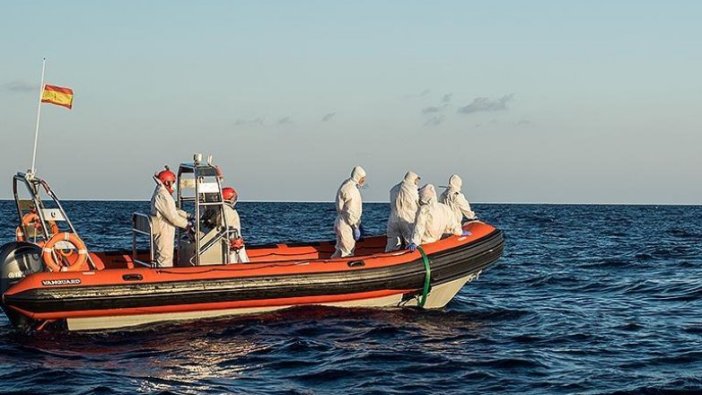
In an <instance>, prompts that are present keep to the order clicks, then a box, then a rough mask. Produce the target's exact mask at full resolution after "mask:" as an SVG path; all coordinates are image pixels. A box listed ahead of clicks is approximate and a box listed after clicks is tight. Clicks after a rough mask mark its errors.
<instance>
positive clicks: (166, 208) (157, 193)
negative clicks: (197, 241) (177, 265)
mask: <svg viewBox="0 0 702 395" xmlns="http://www.w3.org/2000/svg"><path fill="white" fill-rule="evenodd" d="M154 180H155V181H156V190H154V195H153V196H152V197H151V229H152V231H153V234H154V258H155V259H156V263H157V265H158V267H173V252H174V241H175V228H176V226H177V227H179V228H183V229H185V228H187V227H188V214H187V213H186V212H185V211H183V210H178V209H176V204H175V200H173V184H175V182H176V175H175V174H174V173H173V172H172V171H171V170H170V169H169V168H168V166H166V168H165V169H164V170H161V171H160V172H158V173H156V174H155V175H154Z"/></svg>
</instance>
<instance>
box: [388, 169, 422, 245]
mask: <svg viewBox="0 0 702 395" xmlns="http://www.w3.org/2000/svg"><path fill="white" fill-rule="evenodd" d="M419 180H420V177H419V176H418V175H417V174H416V173H415V172H413V171H408V172H407V174H405V178H404V179H403V180H402V182H400V183H399V184H397V185H395V186H394V187H392V189H390V218H388V225H387V235H388V242H387V245H386V246H385V252H390V251H396V250H399V249H400V248H402V246H403V245H405V246H406V245H408V244H409V243H410V240H411V239H412V229H413V228H414V218H415V217H416V216H417V209H418V206H419V192H418V187H417V186H418V185H419Z"/></svg>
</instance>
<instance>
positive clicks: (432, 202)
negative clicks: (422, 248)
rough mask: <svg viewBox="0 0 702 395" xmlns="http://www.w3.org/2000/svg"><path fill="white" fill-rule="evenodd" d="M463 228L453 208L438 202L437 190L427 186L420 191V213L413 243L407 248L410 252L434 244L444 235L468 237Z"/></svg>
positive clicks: (413, 233)
mask: <svg viewBox="0 0 702 395" xmlns="http://www.w3.org/2000/svg"><path fill="white" fill-rule="evenodd" d="M468 234H470V233H469V232H467V231H463V229H462V228H461V222H460V221H459V220H458V218H456V215H455V214H454V213H453V210H451V208H450V207H449V206H447V205H445V204H443V203H438V202H437V201H436V189H435V188H434V186H433V185H431V184H427V185H425V186H424V187H422V189H420V190H419V211H418V212H417V217H416V219H415V223H414V231H413V232H412V243H410V245H409V246H408V247H407V248H408V249H409V250H410V251H414V250H416V249H417V246H418V245H421V244H427V243H433V242H435V241H437V240H440V239H441V237H442V236H443V235H456V236H461V235H468Z"/></svg>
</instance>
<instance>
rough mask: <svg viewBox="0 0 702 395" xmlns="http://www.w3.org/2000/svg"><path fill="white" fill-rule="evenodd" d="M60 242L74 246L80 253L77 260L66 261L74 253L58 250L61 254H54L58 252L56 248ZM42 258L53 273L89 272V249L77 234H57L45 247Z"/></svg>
mask: <svg viewBox="0 0 702 395" xmlns="http://www.w3.org/2000/svg"><path fill="white" fill-rule="evenodd" d="M59 241H65V242H67V243H69V244H72V245H73V246H74V247H75V248H76V250H77V252H78V256H77V258H75V259H74V260H68V259H65V258H68V257H69V256H70V255H73V253H65V252H63V251H62V249H59V250H58V252H59V254H54V252H55V251H56V249H55V248H54V246H55V245H56V243H58V242H59ZM59 255H60V256H59ZM41 257H42V260H43V261H44V263H46V266H48V267H49V269H50V270H51V271H52V272H77V271H80V270H87V265H86V264H85V263H86V262H87V260H88V249H87V248H86V247H85V243H83V240H81V239H80V238H79V237H78V236H76V234H75V233H70V232H63V233H57V234H55V235H54V236H53V237H52V238H51V239H49V241H47V242H46V244H45V245H44V248H43V253H42V256H41ZM71 261H72V262H71Z"/></svg>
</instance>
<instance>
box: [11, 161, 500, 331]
mask: <svg viewBox="0 0 702 395" xmlns="http://www.w3.org/2000/svg"><path fill="white" fill-rule="evenodd" d="M178 178H179V180H178V193H177V195H178V199H177V202H178V206H179V207H180V208H183V209H187V208H190V209H191V210H193V211H195V218H199V215H200V214H201V213H200V211H201V210H202V209H203V207H205V205H208V204H209V205H210V207H209V209H212V207H214V208H215V209H216V208H219V207H221V204H223V201H222V199H221V185H219V181H218V179H217V177H216V173H215V169H214V167H213V166H211V165H209V164H199V163H193V164H183V165H181V166H180V169H179V172H178ZM18 184H25V185H26V186H27V188H28V189H29V191H30V195H31V196H32V198H31V199H29V200H27V201H22V200H21V199H19V198H18V194H17V187H18ZM188 188H190V189H193V190H194V191H191V192H193V193H191V197H190V198H189V197H188V194H187V193H186V192H185V190H186V189H188ZM14 191H15V197H16V201H17V208H18V213H19V215H20V219H23V218H25V216H27V214H31V215H35V216H36V217H33V218H35V220H36V221H35V222H36V223H35V224H31V221H28V220H25V221H20V224H21V225H20V229H18V234H20V233H21V234H22V239H21V240H18V241H15V242H11V243H8V244H6V245H4V246H2V248H1V249H0V265H2V266H0V273H1V274H2V279H1V281H2V283H1V284H0V287H1V288H0V291H2V303H1V306H2V309H3V310H4V311H5V313H6V315H7V316H8V317H9V319H10V321H11V322H12V323H13V325H15V326H17V327H20V328H30V329H43V328H44V327H46V326H47V325H52V326H53V325H60V326H65V328H67V329H69V330H96V329H107V328H122V327H128V326H135V325H142V324H147V323H153V322H161V321H175V320H193V319H201V318H207V317H218V316H229V315H237V314H251V313H260V312H266V311H273V310H277V309H283V308H288V307H292V306H300V305H313V304H314V305H326V306H340V307H369V308H371V307H384V308H389V307H422V308H428V309H436V308H442V307H444V306H445V305H446V304H447V303H448V302H450V301H451V299H453V297H454V296H455V295H456V294H457V293H458V292H459V291H460V289H461V288H462V287H463V286H464V285H465V284H466V283H468V282H470V281H472V280H474V279H476V278H477V277H478V276H479V275H480V274H481V273H482V272H483V271H484V270H485V269H487V268H488V267H490V266H491V265H492V264H494V263H495V262H496V261H497V260H498V259H499V257H500V256H501V254H502V250H503V243H504V241H503V236H502V232H501V231H499V230H497V229H495V228H494V227H492V226H490V225H488V224H485V223H482V222H479V221H475V222H470V223H467V224H465V225H464V229H465V230H468V231H470V233H471V234H470V235H469V236H450V237H447V238H444V239H442V240H440V241H437V242H435V243H431V244H427V245H423V246H421V247H420V248H419V249H418V250H417V251H415V252H410V251H407V250H402V251H396V252H391V253H385V252H384V247H385V242H386V240H385V237H384V236H378V237H371V238H366V239H365V240H362V241H361V242H359V243H358V244H357V248H356V256H354V257H350V258H341V259H331V258H330V257H331V255H332V253H333V252H334V243H333V242H319V243H305V244H277V245H266V246H248V245H247V252H248V256H249V259H250V262H249V263H238V264H227V263H226V260H227V256H228V254H229V252H230V251H229V248H230V247H229V245H230V243H228V242H227V241H228V239H227V238H228V237H229V236H230V235H227V234H226V233H227V232H226V229H221V228H218V227H215V229H212V230H210V231H209V232H208V231H206V230H205V229H200V228H199V226H196V229H195V232H194V234H197V235H198V236H197V237H194V236H193V235H192V234H191V235H189V236H188V235H183V234H180V235H178V236H177V243H176V251H175V254H176V259H175V265H174V267H155V265H154V264H153V263H152V261H153V253H152V251H151V248H149V249H137V248H136V246H137V238H139V237H143V238H145V239H147V241H148V242H149V245H151V237H152V235H151V234H150V229H149V218H148V216H144V215H142V214H134V216H133V218H132V221H133V232H134V235H133V240H134V244H133V245H134V247H133V248H132V251H105V252H95V251H89V250H88V249H87V248H86V247H85V245H84V244H83V243H82V241H81V240H80V236H79V235H78V233H77V232H76V231H75V229H74V228H73V225H72V224H71V223H70V221H69V220H68V217H67V215H66V213H65V211H64V210H63V208H62V207H61V204H60V202H59V200H58V199H57V198H56V196H55V195H54V193H53V191H51V189H50V188H49V186H48V184H46V182H45V181H43V180H41V179H39V178H37V177H36V176H33V175H27V174H22V173H19V174H18V175H16V176H15V178H14ZM42 193H45V194H47V195H48V197H49V198H50V199H47V198H46V197H44V198H42V196H41V194H42ZM51 201H53V204H54V206H55V207H53V208H47V207H46V203H47V202H51ZM18 238H19V237H18Z"/></svg>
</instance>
